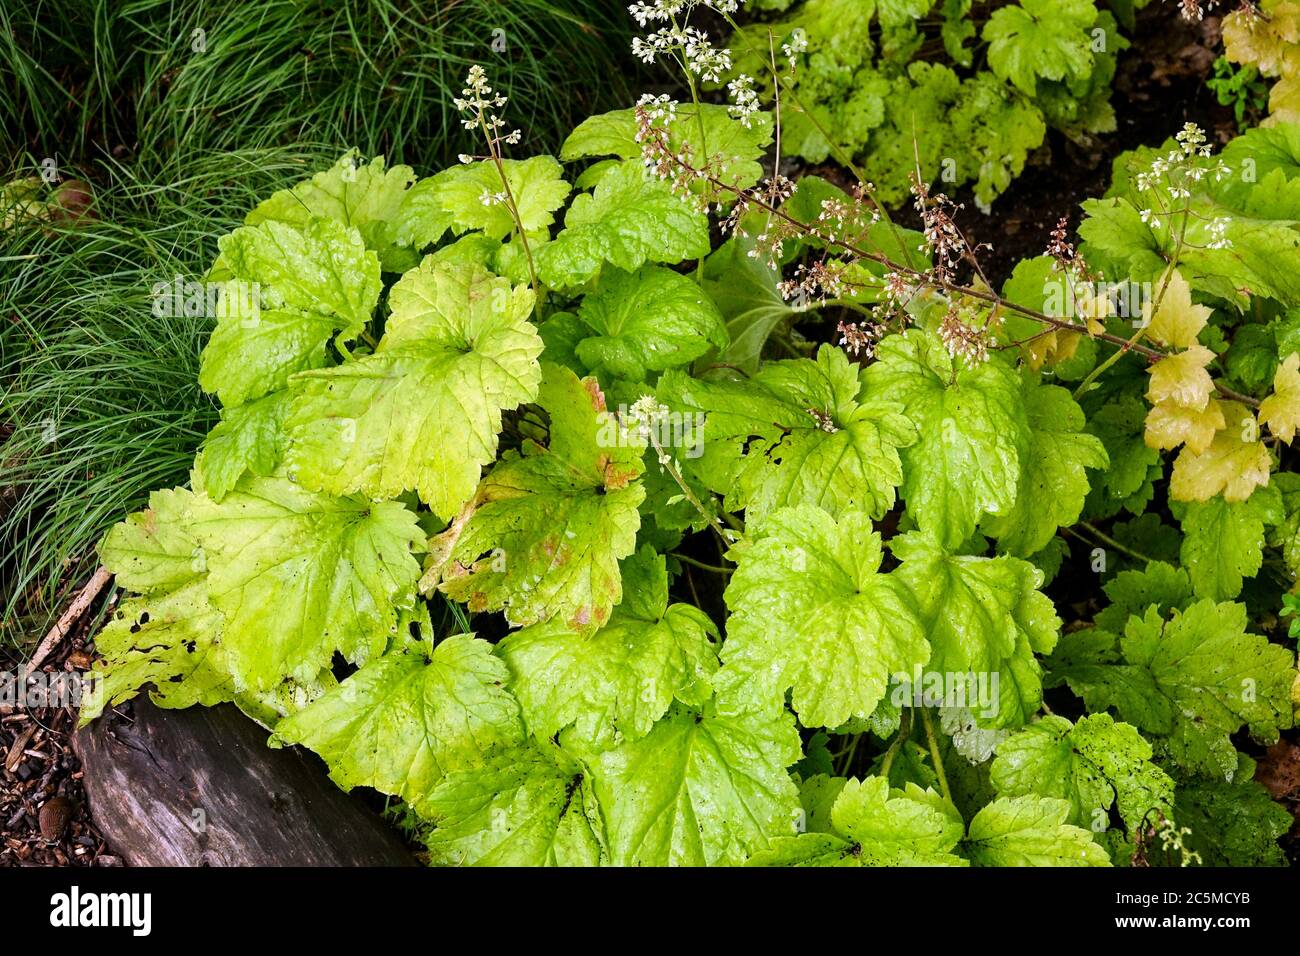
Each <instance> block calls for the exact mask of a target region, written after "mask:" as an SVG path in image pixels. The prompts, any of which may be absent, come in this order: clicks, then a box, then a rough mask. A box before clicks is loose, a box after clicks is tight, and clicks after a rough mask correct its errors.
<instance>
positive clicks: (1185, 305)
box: [1142, 269, 1214, 349]
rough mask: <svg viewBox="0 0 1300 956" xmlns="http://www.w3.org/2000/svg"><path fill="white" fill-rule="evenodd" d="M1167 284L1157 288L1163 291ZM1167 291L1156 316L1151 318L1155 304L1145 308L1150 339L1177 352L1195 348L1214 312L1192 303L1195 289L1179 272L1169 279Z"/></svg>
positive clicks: (1148, 304)
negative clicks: (1193, 289)
mask: <svg viewBox="0 0 1300 956" xmlns="http://www.w3.org/2000/svg"><path fill="white" fill-rule="evenodd" d="M1164 281H1165V280H1164V279H1161V280H1160V282H1157V283H1156V288H1157V289H1159V288H1161V285H1162V283H1164ZM1164 290H1165V291H1164V295H1163V296H1161V297H1160V308H1158V309H1156V310H1155V315H1152V314H1151V312H1152V309H1153V307H1154V303H1151V302H1148V303H1146V304H1145V305H1144V306H1143V307H1142V315H1143V317H1144V318H1145V319H1146V320H1147V336H1148V338H1152V339H1155V340H1156V341H1157V342H1160V343H1161V344H1162V345H1170V346H1173V347H1174V348H1176V349H1186V348H1191V347H1192V346H1193V345H1195V344H1196V337H1197V336H1198V335H1200V333H1201V329H1203V328H1205V323H1206V322H1208V321H1209V319H1210V314H1211V313H1212V312H1213V311H1214V310H1213V309H1211V308H1209V307H1208V306H1204V305H1195V304H1194V303H1193V302H1192V289H1191V286H1189V285H1188V284H1187V280H1186V279H1184V278H1183V276H1182V273H1180V272H1179V271H1178V270H1177V269H1175V270H1174V271H1173V273H1172V274H1171V275H1170V276H1169V279H1168V285H1165V286H1164Z"/></svg>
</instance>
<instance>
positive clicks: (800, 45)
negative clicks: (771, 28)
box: [781, 27, 808, 70]
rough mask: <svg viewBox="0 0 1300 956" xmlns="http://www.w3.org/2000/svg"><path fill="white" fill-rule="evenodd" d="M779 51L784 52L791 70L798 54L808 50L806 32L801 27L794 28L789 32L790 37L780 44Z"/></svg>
mask: <svg viewBox="0 0 1300 956" xmlns="http://www.w3.org/2000/svg"><path fill="white" fill-rule="evenodd" d="M781 52H782V53H783V54H785V58H786V59H787V60H788V61H789V62H790V69H791V70H793V69H794V68H795V61H796V60H797V59H798V57H799V54H801V53H807V52H808V34H807V33H805V32H804V31H803V28H802V27H798V28H796V29H795V31H794V32H793V33H791V34H790V39H789V40H787V41H786V42H785V43H782V44H781Z"/></svg>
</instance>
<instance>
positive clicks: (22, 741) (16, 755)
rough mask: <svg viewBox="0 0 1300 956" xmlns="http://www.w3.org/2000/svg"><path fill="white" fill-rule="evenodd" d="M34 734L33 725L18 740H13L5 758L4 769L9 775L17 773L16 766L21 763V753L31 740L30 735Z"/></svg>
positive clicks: (34, 726)
mask: <svg viewBox="0 0 1300 956" xmlns="http://www.w3.org/2000/svg"><path fill="white" fill-rule="evenodd" d="M35 733H36V725H35V724H33V725H32V726H30V727H28V728H27V729H26V730H24V731H23V732H22V733H21V734H19V735H18V739H17V740H15V741H14V743H13V746H12V747H10V748H9V755H8V756H7V757H5V769H6V770H8V771H9V772H10V773H15V772H17V770H18V765H19V764H20V763H22V760H23V751H24V750H26V749H27V742H28V741H29V740H31V739H32V735H33V734H35Z"/></svg>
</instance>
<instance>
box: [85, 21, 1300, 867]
mask: <svg viewBox="0 0 1300 956" xmlns="http://www.w3.org/2000/svg"><path fill="white" fill-rule="evenodd" d="M695 6H697V4H695V3H689V2H677V3H666V2H665V3H658V4H651V5H639V6H638V7H637V9H636V10H635V11H634V13H636V14H637V15H638V18H639V19H641V20H642V22H643V24H645V25H647V26H648V27H649V28H650V30H651V32H650V34H649V35H648V36H647V37H646V38H645V39H644V40H642V43H643V44H647V45H648V46H649V47H651V48H653V52H652V55H653V56H661V55H662V56H671V57H675V58H679V59H680V60H681V62H682V64H683V65H684V66H685V67H686V69H687V70H688V76H689V77H690V79H691V81H692V82H691V85H692V87H694V84H695V83H696V82H697V81H700V80H702V79H703V78H704V77H705V76H706V74H707V75H717V74H718V73H719V72H720V71H722V70H724V69H725V63H726V61H727V57H728V54H727V53H726V51H725V50H722V49H720V48H715V47H713V46H712V45H711V44H709V43H708V40H707V37H704V36H703V34H699V33H698V32H689V31H690V30H691V29H693V28H690V27H686V26H682V24H683V23H685V22H686V20H685V18H686V17H688V16H689V15H690V13H691V12H692V9H693V8H694V7H695ZM714 6H720V7H724V8H727V11H726V12H730V10H731V8H734V4H714ZM643 49H644V47H643ZM772 58H773V60H774V61H775V60H777V54H776V51H775V49H773V57H772ZM457 105H458V106H459V107H460V108H461V110H462V111H463V114H464V116H465V122H466V124H467V125H468V126H470V127H477V128H479V129H480V130H481V131H482V133H483V141H484V144H485V150H486V152H485V154H484V155H483V156H478V157H474V156H465V157H462V160H463V162H462V164H461V165H459V166H456V167H454V168H450V169H446V170H443V171H441V172H438V173H436V174H435V175H433V176H430V177H426V178H423V179H417V178H416V176H415V175H414V173H413V172H412V170H410V169H409V168H407V167H404V166H397V167H393V168H387V167H386V166H385V164H384V162H383V160H382V159H374V160H372V161H370V162H361V161H359V159H358V157H356V156H355V155H351V154H350V155H347V156H345V157H344V158H343V159H342V160H341V161H340V162H339V163H338V164H337V165H335V166H334V167H333V168H332V169H330V170H328V171H325V172H321V173H318V174H317V175H315V176H313V177H312V178H311V179H309V180H307V181H305V182H302V183H299V184H298V185H297V186H295V187H293V188H292V189H291V190H286V191H283V192H280V193H276V194H275V195H274V196H272V197H271V198H270V199H268V200H267V201H266V202H264V203H262V204H261V205H260V206H258V207H257V208H256V209H254V210H253V211H252V212H251V213H250V214H249V215H248V218H247V221H246V224H245V225H244V226H242V227H241V228H239V229H236V230H235V231H234V232H232V233H230V234H229V235H227V236H224V237H223V238H222V240H221V242H220V255H219V257H218V259H217V261H216V263H215V264H214V266H213V268H212V271H211V274H210V276H209V278H210V279H211V280H212V281H215V282H220V283H222V289H223V294H222V298H221V302H222V310H221V316H220V319H219V321H218V323H217V327H216V329H215V330H214V332H213V334H212V337H211V340H210V341H209V343H208V345H207V347H206V349H205V351H204V355H203V368H202V373H201V383H202V385H203V387H204V388H205V389H207V390H208V391H210V392H212V393H213V394H215V395H216V396H217V397H218V398H219V399H220V401H221V403H222V406H223V413H222V421H221V423H220V424H219V425H218V426H217V427H216V428H215V429H214V430H213V432H212V433H211V434H210V435H209V436H208V438H207V440H206V441H205V443H204V445H203V447H202V449H201V451H200V452H199V455H198V458H197V460H196V462H195V467H194V471H193V475H192V481H191V483H190V486H189V487H188V488H176V489H172V490H170V491H160V492H156V493H155V494H154V495H153V497H152V500H151V502H150V507H149V508H148V510H146V511H144V512H142V513H141V514H137V515H133V516H132V517H130V518H128V519H127V520H126V521H125V522H124V523H122V524H120V525H118V526H117V527H116V528H114V529H113V530H112V531H111V532H110V533H109V534H108V536H107V537H106V539H105V540H104V542H103V546H102V555H103V560H104V562H105V564H106V565H107V566H108V567H109V568H110V569H111V570H112V571H113V572H114V573H115V574H116V575H117V580H118V583H119V585H120V586H121V587H122V588H123V589H125V590H128V591H131V592H134V593H135V594H136V595H137V596H135V597H132V598H130V599H129V600H126V601H124V602H123V603H122V604H121V605H120V607H119V608H118V609H117V612H116V616H115V620H113V621H112V622H111V623H110V624H109V625H108V626H107V627H106V628H105V629H104V630H103V631H102V632H101V633H100V634H99V636H98V638H97V642H96V646H97V648H98V650H99V652H100V654H101V655H102V657H103V662H102V663H101V664H100V665H98V667H97V669H96V672H95V685H94V689H95V693H94V695H93V696H92V699H91V701H90V703H89V705H88V706H87V707H86V708H85V711H84V714H83V716H84V718H85V719H87V720H89V719H93V718H94V717H95V716H96V715H97V714H98V713H100V712H101V711H102V709H103V708H104V707H107V706H111V705H114V704H117V703H119V702H121V701H123V700H126V699H128V698H129V697H131V696H132V695H134V694H136V693H137V692H138V691H139V690H140V689H141V688H144V687H146V686H147V687H150V688H151V689H152V696H153V698H154V700H156V701H157V702H158V703H159V704H161V705H162V706H166V707H184V706H189V705H192V704H196V703H197V704H204V705H211V704H215V703H217V702H220V701H227V700H234V701H236V702H237V703H238V704H239V705H240V706H241V707H243V708H244V709H245V710H246V711H247V712H248V713H250V714H251V715H253V716H255V717H256V718H257V719H259V720H261V721H262V722H263V723H264V724H266V725H267V726H268V728H270V729H271V731H272V737H271V742H272V744H273V745H277V746H278V745H286V744H299V745H303V746H306V747H309V748H311V749H312V750H314V751H315V752H317V753H318V754H320V755H321V756H322V757H323V758H324V759H325V761H326V762H327V763H328V764H329V767H330V772H331V774H332V776H333V777H334V779H335V780H336V781H338V783H339V784H340V785H341V786H343V787H345V788H350V787H355V786H365V787H373V788H375V789H377V790H379V791H381V792H383V793H385V794H390V795H392V796H394V797H397V798H400V800H401V801H403V802H404V803H405V805H406V806H408V807H409V808H410V810H411V811H412V812H413V814H414V815H415V818H416V819H417V820H418V821H419V830H420V832H421V834H422V836H423V838H424V840H425V842H426V843H427V847H428V855H429V859H430V860H431V861H432V862H434V863H445V864H593V865H594V864H615V865H634V864H647V865H664V864H698V865H703V864H708V865H713V864H741V863H752V864H811V865H823V864H832V865H899V864H917V863H920V864H947V865H959V866H960V865H968V864H973V865H1026V864H1031V865H1036V864H1052V865H1065V864H1069V865H1107V864H1110V863H1114V864H1119V865H1127V864H1130V863H1137V864H1152V865H1154V864H1175V865H1177V864H1186V863H1194V862H1205V863H1220V864H1223V863H1227V864H1257V863H1279V862H1282V856H1281V851H1280V849H1279V847H1278V846H1277V843H1276V839H1277V837H1278V836H1279V835H1281V834H1282V833H1283V832H1285V831H1286V830H1287V829H1288V828H1289V826H1290V823H1291V818H1290V815H1289V814H1288V813H1287V811H1286V810H1284V809H1283V808H1281V807H1280V806H1278V805H1276V804H1274V803H1273V802H1272V801H1271V800H1270V799H1269V797H1268V794H1267V792H1266V791H1264V789H1263V788H1262V787H1260V786H1259V785H1258V784H1256V783H1255V782H1254V781H1253V780H1252V773H1253V762H1252V761H1251V759H1250V758H1249V757H1248V756H1247V755H1246V754H1245V753H1243V752H1241V750H1240V749H1239V745H1240V746H1247V747H1249V746H1250V745H1249V743H1248V742H1249V741H1250V740H1254V741H1259V742H1270V741H1273V740H1276V739H1277V737H1278V733H1279V731H1280V730H1282V729H1284V728H1288V727H1290V726H1291V725H1292V720H1293V705H1292V699H1291V687H1292V684H1293V681H1294V679H1295V677H1296V669H1295V657H1294V654H1293V653H1292V651H1291V650H1290V649H1289V646H1287V645H1285V644H1282V643H1275V642H1271V641H1270V640H1269V639H1268V637H1267V636H1266V635H1264V634H1261V633H1259V632H1258V631H1259V629H1260V626H1261V625H1260V624H1259V623H1258V622H1260V621H1263V620H1264V619H1265V618H1271V619H1273V620H1276V614H1277V612H1278V611H1279V610H1281V609H1282V607H1283V601H1282V594H1283V591H1285V590H1289V589H1293V588H1294V578H1295V574H1296V571H1297V569H1300V481H1298V480H1297V479H1296V478H1295V475H1294V474H1293V473H1291V472H1290V471H1288V470H1286V469H1284V468H1280V465H1281V463H1283V462H1285V461H1289V460H1291V455H1292V452H1291V447H1290V443H1291V442H1292V441H1293V439H1294V437H1295V432H1296V429H1297V427H1298V426H1300V355H1297V352H1300V319H1297V317H1298V316H1300V268H1298V267H1297V266H1300V262H1298V261H1297V259H1300V232H1297V230H1296V228H1295V222H1296V221H1300V214H1297V213H1293V212H1292V211H1291V205H1292V203H1296V204H1298V205H1300V128H1296V127H1291V126H1286V125H1279V126H1276V127H1274V128H1272V129H1268V130H1259V131H1253V132H1251V133H1248V134H1246V135H1245V136H1242V137H1240V138H1239V139H1237V140H1235V141H1234V142H1233V143H1231V144H1230V145H1229V146H1228V148H1227V149H1226V150H1225V151H1224V152H1223V154H1222V155H1221V156H1213V155H1211V154H1210V150H1209V149H1208V148H1207V147H1206V146H1205V144H1204V143H1203V137H1202V136H1201V135H1200V133H1199V131H1197V130H1195V129H1194V128H1190V127H1189V128H1188V129H1186V130H1184V132H1183V133H1182V134H1180V136H1179V137H1178V139H1177V140H1176V141H1171V142H1170V143H1167V144H1166V145H1165V146H1164V147H1162V148H1161V149H1159V150H1142V151H1138V152H1137V153H1134V154H1129V155H1126V156H1124V157H1121V159H1120V160H1119V161H1118V162H1117V164H1116V174H1115V181H1114V185H1113V186H1112V188H1111V190H1110V192H1109V193H1108V194H1107V196H1106V197H1105V198H1102V199H1099V200H1094V201H1091V202H1089V203H1087V204H1086V205H1085V212H1086V218H1085V219H1084V220H1083V222H1082V224H1081V226H1080V229H1079V232H1080V234H1081V236H1082V237H1083V239H1084V242H1083V244H1082V246H1081V247H1080V248H1078V249H1076V248H1075V247H1074V246H1073V245H1072V244H1071V243H1070V242H1069V241H1068V240H1067V234H1066V229H1065V226H1064V224H1063V225H1062V227H1061V228H1060V229H1059V230H1058V231H1057V232H1056V233H1055V234H1054V235H1053V237H1052V239H1051V242H1050V245H1049V248H1048V251H1047V254H1045V255H1043V256H1041V257H1038V258H1034V259H1031V260H1028V261H1026V262H1022V263H1021V264H1020V265H1019V266H1018V267H1017V268H1016V270H1015V272H1014V274H1013V275H1012V277H1011V278H1010V279H1009V280H1008V281H1007V282H1006V283H1005V284H1004V285H1003V286H1002V287H1001V288H1000V289H998V288H995V287H994V286H993V285H992V284H991V283H990V282H989V281H988V279H987V278H986V277H985V276H984V273H983V271H982V270H981V268H980V265H979V259H978V255H977V250H975V249H973V248H971V246H970V244H969V243H967V242H966V240H965V238H964V236H963V234H962V232H961V229H960V228H959V226H958V225H957V223H956V221H955V219H954V209H953V207H952V205H951V204H950V203H949V202H948V200H947V199H946V198H945V197H943V196H942V195H938V194H933V193H931V191H930V189H929V188H928V186H927V185H926V184H925V182H924V181H923V180H922V179H921V178H919V177H916V178H914V180H913V184H912V195H913V200H914V202H915V204H916V206H917V209H918V211H919V213H920V217H921V221H922V223H923V227H924V228H923V230H922V231H921V232H911V231H909V230H905V229H902V228H899V227H898V226H896V225H895V224H893V223H892V222H891V221H890V220H889V218H888V217H887V216H886V215H885V214H884V213H883V211H882V209H881V207H880V206H879V205H878V204H877V201H876V199H875V196H874V194H873V193H872V191H871V190H870V188H869V187H867V186H866V185H865V184H860V185H859V186H858V187H857V189H855V190H854V191H853V192H851V193H846V192H843V191H841V190H839V189H837V188H835V187H833V186H831V185H830V184H829V183H827V182H825V181H822V180H819V179H816V178H814V177H808V178H804V179H802V180H800V181H799V182H798V183H793V182H790V181H788V180H787V179H785V178H784V177H782V176H780V175H779V174H772V175H766V174H765V172H764V169H763V166H762V165H761V160H762V159H763V157H764V155H765V153H766V151H767V150H768V148H769V146H774V145H775V143H774V140H775V138H777V137H779V136H780V129H781V114H780V109H781V106H780V103H779V102H778V103H777V104H776V106H777V108H776V110H775V111H774V112H773V113H771V114H768V113H763V112H759V111H756V110H754V109H752V104H747V103H746V100H745V97H744V95H743V93H742V94H741V95H739V96H738V97H737V102H733V103H732V104H731V105H730V106H721V105H720V106H712V105H703V104H701V103H699V102H698V101H695V100H693V101H692V102H690V103H681V104H679V103H675V102H673V101H671V100H669V99H667V98H666V97H646V98H644V99H643V100H642V102H641V103H640V104H639V105H638V106H637V107H636V108H635V109H631V110H624V111H619V112H615V113H609V114H605V115H602V116H596V117H593V118H591V119H590V120H588V121H586V122H585V123H583V124H582V125H581V126H580V127H579V128H578V129H577V130H575V131H574V133H573V134H572V136H571V137H570V138H569V139H568V141H567V142H566V143H565V144H564V147H563V150H562V152H561V156H560V157H559V159H556V158H553V157H550V156H535V157H531V158H528V159H523V160H518V159H513V158H507V157H506V156H505V151H506V149H507V148H508V147H509V146H513V145H514V144H515V142H516V141H517V140H518V136H517V134H515V133H509V134H507V133H506V132H505V126H504V121H503V120H502V118H501V115H500V114H501V111H502V108H503V107H504V105H505V101H504V98H503V97H501V96H500V95H498V94H496V93H495V92H494V91H493V90H492V89H491V88H490V86H489V84H488V80H487V78H486V77H485V76H484V75H483V73H482V71H481V70H478V69H477V68H476V69H474V70H472V71H471V73H470V76H469V79H468V83H467V87H466V89H465V91H464V94H463V98H462V99H461V100H460V101H459V102H458V104H457ZM566 164H568V165H567V166H566ZM566 177H567V178H566ZM711 217H714V224H715V225H716V226H717V227H718V228H719V229H720V231H721V234H722V239H721V240H720V241H716V242H715V241H714V239H713V236H714V231H713V229H712V228H711ZM846 317H847V318H846ZM837 320H838V327H837V331H836V333H835V335H834V337H835V338H836V339H837V341H836V342H835V343H834V344H823V345H821V346H820V347H818V348H814V347H813V346H812V345H811V344H810V343H809V342H808V341H807V340H805V339H804V338H803V337H802V336H801V335H800V334H799V332H798V331H797V330H796V329H795V328H794V325H795V324H796V323H800V324H802V325H803V327H804V328H810V327H811V326H812V325H813V324H814V323H817V322H819V321H821V322H823V327H824V328H829V327H830V324H831V323H835V322H836V321H837ZM1049 584H1050V585H1051V586H1052V588H1053V593H1054V594H1058V595H1059V599H1058V600H1056V601H1054V600H1053V598H1052V597H1049V595H1048V593H1047V592H1046V590H1045V588H1047V587H1048V585H1049ZM1290 606H1291V604H1290V603H1288V604H1287V605H1286V607H1288V608H1289V607H1290ZM1063 617H1064V618H1068V619H1069V624H1068V626H1066V627H1064V629H1063V620H1062V619H1063ZM476 632H477V633H476ZM1278 637H1279V639H1281V635H1280V633H1279V635H1278ZM1045 690H1050V691H1051V693H1052V700H1053V707H1054V708H1055V712H1054V711H1053V709H1049V706H1048V704H1047V703H1046V702H1045V701H1044V693H1045Z"/></svg>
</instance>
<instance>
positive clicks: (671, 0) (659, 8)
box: [627, 0, 740, 27]
mask: <svg viewBox="0 0 1300 956" xmlns="http://www.w3.org/2000/svg"><path fill="white" fill-rule="evenodd" d="M697 6H705V7H709V8H711V9H713V10H717V11H718V12H719V13H735V12H736V11H737V10H739V9H740V0H651V2H649V3H645V2H637V3H634V4H632V5H631V6H630V7H628V8H627V12H628V13H630V14H632V19H633V20H635V21H636V22H637V25H638V26H642V27H644V26H649V25H650V24H651V23H667V22H669V21H670V20H675V19H676V18H677V17H680V16H682V15H683V14H689V13H690V12H691V9H692V8H694V7H697Z"/></svg>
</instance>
